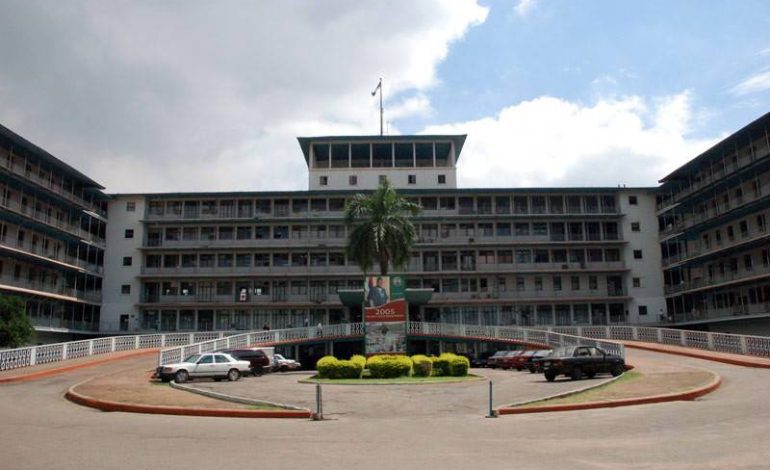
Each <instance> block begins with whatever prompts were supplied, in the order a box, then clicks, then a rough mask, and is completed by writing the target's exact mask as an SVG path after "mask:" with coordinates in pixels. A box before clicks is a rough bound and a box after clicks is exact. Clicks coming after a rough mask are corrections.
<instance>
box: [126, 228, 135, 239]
mask: <svg viewBox="0 0 770 470" xmlns="http://www.w3.org/2000/svg"><path fill="white" fill-rule="evenodd" d="M125 237H126V238H134V229H132V228H127V229H126V234H125Z"/></svg>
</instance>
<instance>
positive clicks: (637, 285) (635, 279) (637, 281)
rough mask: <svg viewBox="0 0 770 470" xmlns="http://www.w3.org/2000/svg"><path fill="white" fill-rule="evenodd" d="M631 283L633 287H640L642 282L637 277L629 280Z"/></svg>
mask: <svg viewBox="0 0 770 470" xmlns="http://www.w3.org/2000/svg"><path fill="white" fill-rule="evenodd" d="M631 281H632V282H633V285H634V287H642V280H641V279H640V278H638V277H635V278H633V279H632V280H631Z"/></svg>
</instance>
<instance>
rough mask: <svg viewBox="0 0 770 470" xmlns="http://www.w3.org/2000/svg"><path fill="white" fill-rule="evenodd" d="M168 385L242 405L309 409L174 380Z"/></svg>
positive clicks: (297, 409)
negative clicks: (203, 388) (226, 392)
mask: <svg viewBox="0 0 770 470" xmlns="http://www.w3.org/2000/svg"><path fill="white" fill-rule="evenodd" d="M169 386H171V388H174V389H177V390H182V391H183V392H189V393H195V394H197V395H203V396H204V397H209V398H215V399H217V400H222V401H229V402H232V403H240V404H242V405H255V406H259V405H268V406H275V407H280V408H286V409H287V410H288V411H307V412H309V411H310V410H308V409H307V408H300V407H298V406H294V405H286V404H283V403H274V402H272V401H264V400H254V399H251V398H243V397H237V396H234V395H227V394H225V393H220V392H212V391H210V390H201V389H199V388H195V387H190V386H188V385H182V384H178V383H176V382H174V381H171V382H169Z"/></svg>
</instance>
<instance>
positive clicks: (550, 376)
mask: <svg viewBox="0 0 770 470" xmlns="http://www.w3.org/2000/svg"><path fill="white" fill-rule="evenodd" d="M545 380H547V381H549V382H553V381H554V380H556V374H554V373H553V372H546V373H545Z"/></svg>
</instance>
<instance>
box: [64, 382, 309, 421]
mask: <svg viewBox="0 0 770 470" xmlns="http://www.w3.org/2000/svg"><path fill="white" fill-rule="evenodd" d="M89 380H91V379H89ZM89 380H86V381H83V382H80V383H79V384H76V385H73V386H72V387H70V388H69V390H67V393H65V394H64V396H65V398H67V399H68V400H69V401H71V402H73V403H77V404H78V405H83V406H88V407H90V408H96V409H98V410H102V411H121V412H124V413H145V414H162V415H176V416H209V417H221V418H295V419H296V418H301V419H310V418H312V417H313V413H312V412H310V411H308V410H305V411H302V410H285V411H279V410H229V409H222V408H182V407H179V406H160V405H142V404H133V403H120V402H115V401H109V400H99V399H97V398H93V397H89V396H86V395H83V394H81V393H78V392H77V391H75V389H76V388H77V387H79V386H80V385H83V384H84V383H86V382H88V381H89Z"/></svg>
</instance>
